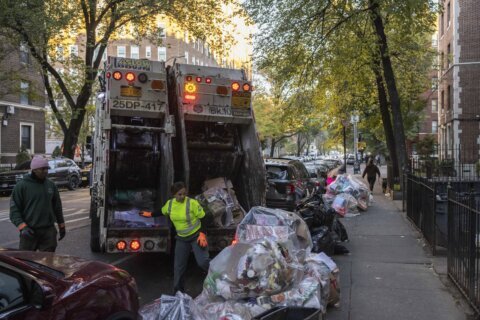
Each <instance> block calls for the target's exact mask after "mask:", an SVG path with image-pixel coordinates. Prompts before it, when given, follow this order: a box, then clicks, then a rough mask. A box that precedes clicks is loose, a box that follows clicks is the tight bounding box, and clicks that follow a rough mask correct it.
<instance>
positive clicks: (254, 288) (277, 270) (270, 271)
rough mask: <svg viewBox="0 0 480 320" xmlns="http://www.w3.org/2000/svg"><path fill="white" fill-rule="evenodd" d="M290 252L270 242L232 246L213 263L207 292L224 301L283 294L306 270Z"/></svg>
mask: <svg viewBox="0 0 480 320" xmlns="http://www.w3.org/2000/svg"><path fill="white" fill-rule="evenodd" d="M291 250H292V248H288V247H287V246H285V245H283V244H281V243H279V242H277V241H274V240H271V239H262V240H255V241H253V242H251V243H242V242H239V243H237V244H235V245H232V246H229V247H227V248H225V249H223V250H222V251H221V252H220V253H219V254H218V255H217V256H216V257H215V258H214V259H213V260H212V261H211V262H210V269H209V271H208V275H207V277H206V279H205V281H204V284H203V288H204V291H205V292H206V293H207V294H208V296H213V297H214V296H220V297H222V298H224V299H242V298H248V297H257V296H260V295H271V294H275V293H278V292H281V291H284V290H285V289H286V288H288V287H289V286H290V285H291V284H293V283H294V281H295V280H296V279H298V278H300V277H301V274H302V269H303V268H302V266H301V264H299V263H298V260H297V258H296V255H295V252H292V251H291ZM293 251H295V250H294V249H293Z"/></svg>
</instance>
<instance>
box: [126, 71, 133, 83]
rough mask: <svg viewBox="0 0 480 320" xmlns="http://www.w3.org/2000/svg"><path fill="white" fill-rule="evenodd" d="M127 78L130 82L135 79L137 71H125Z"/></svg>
mask: <svg viewBox="0 0 480 320" xmlns="http://www.w3.org/2000/svg"><path fill="white" fill-rule="evenodd" d="M125 80H127V81H128V82H133V81H135V73H133V72H127V73H125Z"/></svg>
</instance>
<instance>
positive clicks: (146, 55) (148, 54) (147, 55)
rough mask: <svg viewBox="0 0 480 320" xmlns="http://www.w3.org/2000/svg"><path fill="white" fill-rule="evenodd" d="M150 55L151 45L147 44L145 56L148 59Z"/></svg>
mask: <svg viewBox="0 0 480 320" xmlns="http://www.w3.org/2000/svg"><path fill="white" fill-rule="evenodd" d="M151 57H152V47H150V46H147V47H146V48H145V58H147V59H150V58H151Z"/></svg>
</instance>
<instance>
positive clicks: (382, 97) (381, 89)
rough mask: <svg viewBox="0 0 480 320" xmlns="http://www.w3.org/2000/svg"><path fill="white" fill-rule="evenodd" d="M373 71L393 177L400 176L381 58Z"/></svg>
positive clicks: (376, 60) (375, 60)
mask: <svg viewBox="0 0 480 320" xmlns="http://www.w3.org/2000/svg"><path fill="white" fill-rule="evenodd" d="M374 63H375V64H374V66H373V68H372V69H373V73H374V74H375V81H376V83H377V91H378V102H379V104H380V113H381V115H382V122H383V130H384V131H385V138H386V139H385V140H386V142H387V148H388V152H389V153H390V160H391V164H392V167H393V177H391V178H398V177H399V175H400V171H399V169H398V158H397V150H396V148H395V135H394V134H393V128H392V121H391V119H390V110H388V99H387V93H386V91H385V86H384V84H383V78H382V74H381V72H380V70H381V67H382V66H381V62H380V59H378V58H374Z"/></svg>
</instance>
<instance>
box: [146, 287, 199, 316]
mask: <svg viewBox="0 0 480 320" xmlns="http://www.w3.org/2000/svg"><path fill="white" fill-rule="evenodd" d="M139 314H140V317H141V319H142V320H196V319H198V315H199V314H200V313H199V310H198V309H197V306H196V304H195V303H194V302H193V299H192V298H191V297H190V296H189V295H187V294H184V293H181V292H177V294H176V295H175V296H169V295H162V296H161V297H160V298H159V299H156V300H155V301H153V302H151V303H149V304H147V305H145V306H143V307H142V308H141V309H140V311H139Z"/></svg>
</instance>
